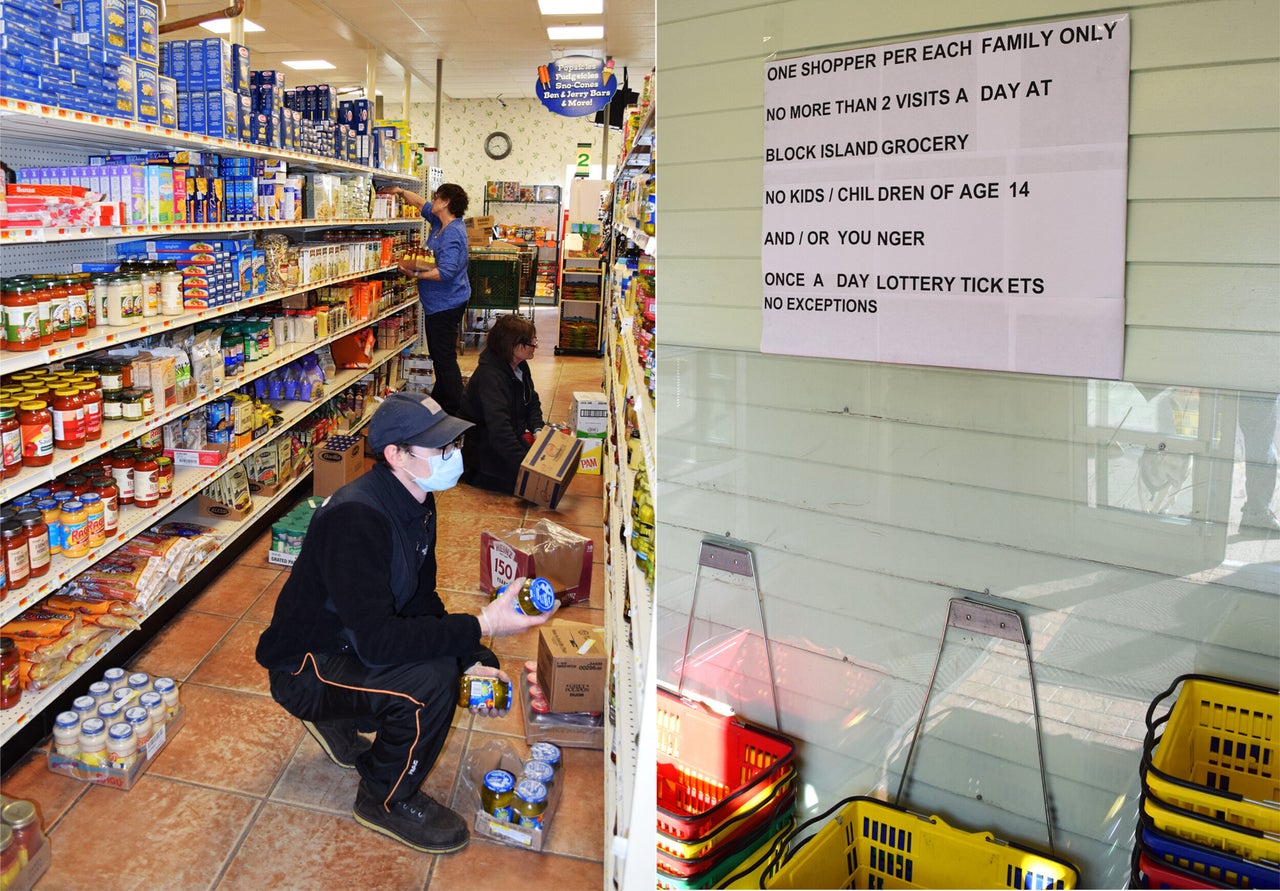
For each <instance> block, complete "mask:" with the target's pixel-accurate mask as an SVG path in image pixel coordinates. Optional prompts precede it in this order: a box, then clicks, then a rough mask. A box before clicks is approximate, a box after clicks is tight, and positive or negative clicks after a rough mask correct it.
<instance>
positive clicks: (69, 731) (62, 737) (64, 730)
mask: <svg viewBox="0 0 1280 891" xmlns="http://www.w3.org/2000/svg"><path fill="white" fill-rule="evenodd" d="M53 750H54V751H55V752H57V753H58V754H59V755H61V756H62V757H64V758H74V757H76V755H78V754H79V753H80V716H79V715H78V714H76V713H75V712H58V716H57V717H56V718H54V719H53Z"/></svg>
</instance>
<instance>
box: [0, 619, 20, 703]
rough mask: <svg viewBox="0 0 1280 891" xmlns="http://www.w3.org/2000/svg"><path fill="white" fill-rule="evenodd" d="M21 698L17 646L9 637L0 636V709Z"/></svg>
mask: <svg viewBox="0 0 1280 891" xmlns="http://www.w3.org/2000/svg"><path fill="white" fill-rule="evenodd" d="M21 698H22V680H21V678H20V677H19V675H18V647H17V645H16V644H14V642H13V638H11V637H0V709H6V708H13V707H14V706H15V705H17V704H18V700H20V699H21Z"/></svg>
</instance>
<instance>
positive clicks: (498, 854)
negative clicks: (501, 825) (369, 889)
mask: <svg viewBox="0 0 1280 891" xmlns="http://www.w3.org/2000/svg"><path fill="white" fill-rule="evenodd" d="M478 876H488V877H513V876H518V877H519V880H518V882H517V883H516V884H515V885H514V886H513V887H519V888H520V891H540V889H548V891H599V889H600V888H602V887H604V864H603V863H602V862H601V861H599V860H577V859H574V858H572V857H561V856H558V855H556V854H547V853H535V852H533V851H526V850H522V849H519V848H515V847H512V846H509V845H504V844H498V843H497V842H492V841H488V840H486V839H480V838H475V837H474V834H473V836H472V840H471V844H469V845H467V847H466V848H464V849H463V850H462V851H460V852H458V853H457V854H450V855H449V856H447V857H441V858H439V860H438V862H437V863H436V866H435V869H434V870H433V872H432V873H431V891H475V889H477V888H480V887H487V888H498V887H508V886H509V885H508V883H507V882H506V881H505V880H504V879H501V878H499V879H498V881H497V882H494V881H492V880H490V881H488V882H485V883H484V884H483V885H481V884H480V883H479V882H478V880H477V877H478Z"/></svg>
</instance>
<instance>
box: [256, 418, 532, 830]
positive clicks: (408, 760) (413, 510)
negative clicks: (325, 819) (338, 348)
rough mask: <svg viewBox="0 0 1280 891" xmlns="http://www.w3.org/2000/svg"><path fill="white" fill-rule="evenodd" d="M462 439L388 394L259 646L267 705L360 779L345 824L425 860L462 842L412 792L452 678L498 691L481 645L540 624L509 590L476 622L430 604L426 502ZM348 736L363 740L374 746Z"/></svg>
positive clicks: (449, 424)
mask: <svg viewBox="0 0 1280 891" xmlns="http://www.w3.org/2000/svg"><path fill="white" fill-rule="evenodd" d="M470 427H471V424H470V423H468V422H467V421H463V420H461V419H459V418H455V417H453V416H451V415H449V414H447V413H446V412H445V411H444V410H443V409H442V408H441V407H440V406H439V404H438V403H436V402H435V401H434V400H432V399H431V398H430V397H426V398H424V397H422V396H420V395H410V394H404V393H397V394H394V395H392V396H390V397H388V398H387V399H386V400H385V401H384V402H383V403H382V405H380V406H378V409H377V411H376V412H375V413H374V416H373V419H372V421H371V422H370V426H369V444H370V446H371V447H372V449H373V450H374V451H375V452H376V453H377V463H376V464H375V465H374V467H373V468H372V469H371V470H370V471H369V472H368V473H366V474H364V475H363V476H361V477H360V478H358V479H356V480H354V481H352V482H350V483H348V484H347V485H345V486H343V487H342V488H341V489H339V490H338V491H337V492H336V493H334V495H333V497H331V498H330V499H329V501H328V502H327V503H326V504H325V505H324V506H323V507H321V508H320V509H319V510H317V511H316V513H315V516H314V517H312V520H311V525H310V527H309V528H308V530H307V535H306V538H305V539H304V540H303V545H302V551H301V553H299V555H298V560H297V562H296V563H295V564H294V566H293V570H292V572H291V573H290V575H289V579H288V581H286V582H285V585H284V588H283V589H282V590H281V591H280V596H279V598H278V599H277V601H276V606H275V614H274V615H273V617H272V619H271V625H270V626H269V627H268V628H267V630H266V631H264V632H263V633H262V637H261V638H260V639H259V641H258V648H257V659H258V662H260V663H261V664H262V665H263V666H264V667H265V668H266V669H267V670H268V672H269V674H270V679H271V695H272V697H274V699H275V700H276V702H278V703H280V705H281V706H283V707H284V708H285V710H286V711H288V712H289V713H290V714H292V715H294V716H295V717H297V718H299V719H300V720H301V721H302V723H303V725H304V726H305V727H306V729H307V731H308V732H310V733H311V735H312V736H314V737H315V738H316V740H317V741H318V742H319V743H320V745H321V746H322V747H323V748H324V751H325V753H326V754H327V755H328V756H329V758H330V759H332V760H333V762H334V763H335V764H337V765H339V766H341V767H347V768H354V769H355V770H356V771H357V772H359V774H360V786H359V790H358V791H357V793H356V800H355V807H354V816H355V819H356V822H358V823H360V824H361V825H363V826H366V827H368V828H369V829H372V830H374V831H375V832H380V833H382V834H383V835H387V836H390V837H391V838H394V839H396V840H397V841H400V842H403V843H404V844H406V845H408V846H409V847H411V848H414V849H416V850H419V851H425V852H427V853H431V854H444V853H449V852H452V851H457V850H460V849H462V848H463V847H464V846H465V845H466V844H467V840H468V837H469V832H468V830H467V821H466V820H464V819H463V818H462V817H461V816H459V815H458V814H456V813H454V812H453V811H451V810H449V809H448V808H447V807H445V806H444V805H442V804H440V803H439V802H437V801H435V800H434V799H432V798H430V797H429V796H427V795H425V794H423V793H422V792H421V791H420V790H419V786H420V785H421V784H422V781H423V780H424V779H425V777H426V775H427V774H428V773H429V772H430V770H431V768H432V767H433V766H434V764H435V762H436V759H437V758H438V757H439V755H440V752H441V750H442V749H443V747H444V743H445V737H446V736H447V735H448V733H449V726H450V721H451V719H452V717H453V710H454V708H455V707H456V706H457V701H458V683H459V679H460V677H461V675H462V674H463V673H468V674H475V675H480V676H487V677H497V678H502V679H503V680H510V679H509V678H508V677H507V676H506V674H504V673H503V672H502V671H500V670H499V669H498V659H497V657H496V656H495V655H494V654H493V652H492V651H491V650H490V649H488V648H487V647H486V646H484V645H483V644H482V643H481V641H482V640H483V639H484V638H486V637H502V636H506V635H513V634H519V633H520V632H522V631H525V630H527V629H529V628H532V627H534V626H536V625H540V624H542V623H543V622H545V621H546V620H547V618H548V617H549V616H550V613H544V614H542V615H540V616H525V615H523V614H522V613H521V612H519V611H518V610H517V609H516V608H515V605H514V597H515V594H516V592H517V591H518V590H519V587H520V586H519V585H511V586H509V588H508V591H507V593H505V594H504V595H503V596H501V597H499V598H498V599H497V600H495V601H493V602H491V603H489V604H487V605H486V606H485V607H484V609H483V610H481V611H480V614H479V615H472V614H469V613H450V612H449V611H448V610H447V609H446V608H445V606H444V603H443V601H442V600H441V599H440V596H439V594H437V593H436V554H435V543H436V522H437V514H436V508H435V496H434V494H433V493H435V492H439V491H443V490H445V489H448V488H450V487H452V486H453V485H454V484H455V483H456V482H457V480H458V477H459V475H460V473H461V470H462V451H461V439H462V435H463V434H464V433H465V432H466V431H467V429H468V428H470ZM473 711H474V712H476V713H478V714H485V715H489V716H496V715H497V714H499V713H498V712H497V711H495V710H490V709H485V710H479V709H473ZM358 731H365V732H373V733H374V734H375V736H374V738H373V742H372V744H371V743H370V742H369V741H368V740H367V739H365V738H364V737H363V736H360V735H359V732H358Z"/></svg>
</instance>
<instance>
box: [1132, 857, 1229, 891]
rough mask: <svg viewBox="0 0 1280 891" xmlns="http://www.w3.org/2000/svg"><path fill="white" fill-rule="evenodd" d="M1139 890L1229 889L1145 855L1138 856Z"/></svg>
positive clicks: (1227, 886) (1226, 886)
mask: <svg viewBox="0 0 1280 891" xmlns="http://www.w3.org/2000/svg"><path fill="white" fill-rule="evenodd" d="M1138 882H1139V884H1138V887H1139V888H1230V887H1231V886H1230V885H1224V884H1222V883H1221V882H1214V881H1210V880H1209V879H1206V878H1205V877H1204V876H1198V875H1196V874H1195V873H1193V872H1184V871H1182V870H1181V869H1175V868H1174V867H1172V866H1170V865H1169V864H1167V863H1161V862H1160V861H1158V860H1153V859H1152V858H1150V857H1148V856H1147V855H1146V854H1145V853H1142V854H1139V855H1138Z"/></svg>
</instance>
